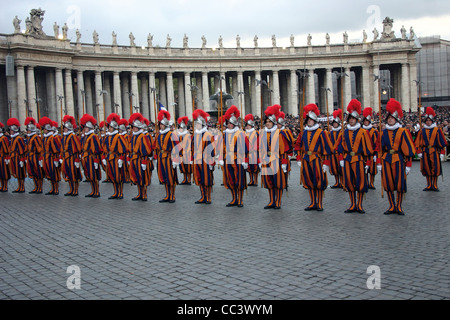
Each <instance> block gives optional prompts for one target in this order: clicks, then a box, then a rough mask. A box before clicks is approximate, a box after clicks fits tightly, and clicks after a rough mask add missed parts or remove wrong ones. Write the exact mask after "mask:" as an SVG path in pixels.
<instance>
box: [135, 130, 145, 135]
mask: <svg viewBox="0 0 450 320" xmlns="http://www.w3.org/2000/svg"><path fill="white" fill-rule="evenodd" d="M143 132H144V130H142V129H141V130H139V131H136V132H134V131H133V136H138V135H140V134H141V133H143Z"/></svg>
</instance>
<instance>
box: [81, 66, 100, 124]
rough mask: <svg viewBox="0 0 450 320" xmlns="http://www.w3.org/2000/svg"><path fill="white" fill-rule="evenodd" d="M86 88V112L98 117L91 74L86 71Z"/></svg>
mask: <svg viewBox="0 0 450 320" xmlns="http://www.w3.org/2000/svg"><path fill="white" fill-rule="evenodd" d="M84 89H85V90H86V95H85V103H86V104H85V107H86V108H85V110H86V113H89V114H90V115H92V116H93V117H94V118H96V119H97V114H96V113H94V97H93V96H92V80H91V74H90V73H88V72H86V73H85V74H84ZM97 121H98V119H97ZM99 124H100V123H99Z"/></svg>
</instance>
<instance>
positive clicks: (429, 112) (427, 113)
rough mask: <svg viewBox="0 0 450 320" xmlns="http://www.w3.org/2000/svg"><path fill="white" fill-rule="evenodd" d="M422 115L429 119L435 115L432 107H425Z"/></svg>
mask: <svg viewBox="0 0 450 320" xmlns="http://www.w3.org/2000/svg"><path fill="white" fill-rule="evenodd" d="M424 116H425V119H428V118H430V119H431V120H433V119H434V117H436V112H434V109H433V108H432V107H427V108H426V110H425V114H424Z"/></svg>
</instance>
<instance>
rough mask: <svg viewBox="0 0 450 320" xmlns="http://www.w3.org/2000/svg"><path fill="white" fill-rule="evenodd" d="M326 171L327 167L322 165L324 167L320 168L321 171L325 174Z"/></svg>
mask: <svg viewBox="0 0 450 320" xmlns="http://www.w3.org/2000/svg"><path fill="white" fill-rule="evenodd" d="M327 170H328V166H327V165H326V164H324V165H323V166H322V171H323V172H324V173H326V172H327Z"/></svg>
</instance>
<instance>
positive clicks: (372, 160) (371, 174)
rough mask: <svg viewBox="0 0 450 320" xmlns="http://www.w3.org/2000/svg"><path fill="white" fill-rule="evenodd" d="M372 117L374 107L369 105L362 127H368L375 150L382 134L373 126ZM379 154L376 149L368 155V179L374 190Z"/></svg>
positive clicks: (364, 112) (365, 111) (364, 111)
mask: <svg viewBox="0 0 450 320" xmlns="http://www.w3.org/2000/svg"><path fill="white" fill-rule="evenodd" d="M372 119H373V110H372V108H369V107H367V108H364V110H363V118H362V121H363V126H362V127H363V129H366V130H367V131H368V132H369V137H370V140H371V141H372V145H373V149H374V150H375V146H376V144H377V141H378V140H379V137H380V135H379V132H378V130H377V129H375V128H374V127H373V126H372ZM377 156H378V154H377V152H376V151H374V153H373V154H371V155H370V156H369V157H368V160H369V162H368V163H369V169H368V170H367V175H368V177H367V180H368V182H369V189H372V190H376V188H375V176H376V175H377V173H378V170H377Z"/></svg>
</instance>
